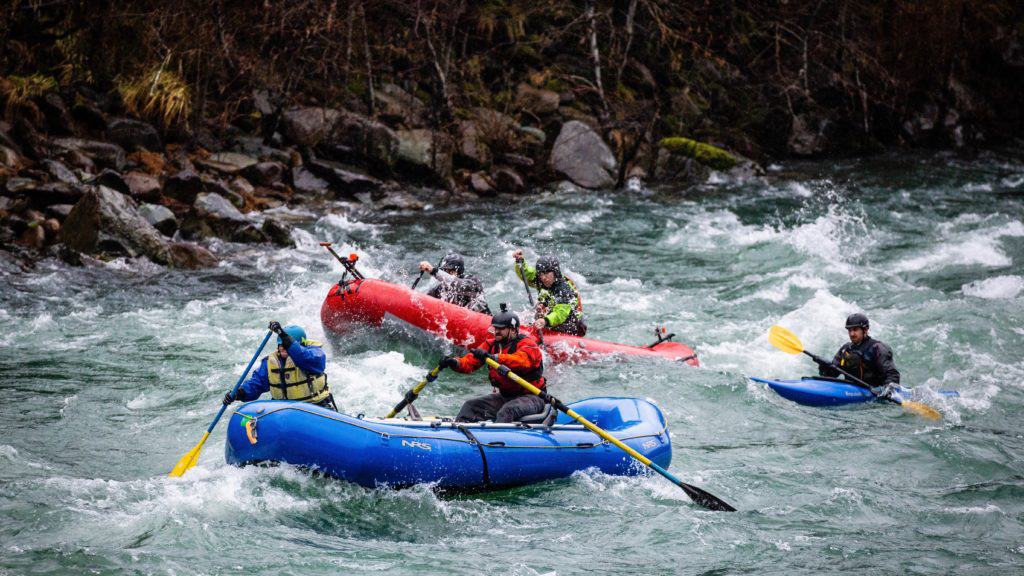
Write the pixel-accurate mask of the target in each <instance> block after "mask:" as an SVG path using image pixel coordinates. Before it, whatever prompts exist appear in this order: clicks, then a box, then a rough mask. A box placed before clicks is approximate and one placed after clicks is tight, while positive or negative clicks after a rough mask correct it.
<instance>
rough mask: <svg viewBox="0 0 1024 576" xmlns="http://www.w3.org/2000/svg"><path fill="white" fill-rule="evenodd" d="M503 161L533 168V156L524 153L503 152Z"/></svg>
mask: <svg viewBox="0 0 1024 576" xmlns="http://www.w3.org/2000/svg"><path fill="white" fill-rule="evenodd" d="M501 161H502V162H504V163H506V164H511V165H512V166H519V167H521V168H533V158H530V157H529V156H523V155H522V154H502V155H501Z"/></svg>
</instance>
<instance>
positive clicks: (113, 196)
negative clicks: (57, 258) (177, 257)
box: [59, 186, 170, 264]
mask: <svg viewBox="0 0 1024 576" xmlns="http://www.w3.org/2000/svg"><path fill="white" fill-rule="evenodd" d="M59 239H60V241H61V242H63V243H64V245H65V246H67V247H68V248H71V249H72V250H75V251H77V252H82V253H86V254H101V255H112V256H130V257H136V256H146V257H147V258H149V259H150V260H153V261H154V262H157V263H160V264H167V263H168V262H170V252H169V251H168V247H167V242H166V241H165V240H164V239H163V237H162V236H161V235H160V232H159V231H157V229H156V228H154V227H153V225H152V224H150V223H149V222H147V221H146V219H145V218H144V217H143V216H142V214H140V213H139V210H138V208H137V207H136V204H135V202H134V201H133V200H132V199H131V198H129V197H128V196H125V195H124V194H121V193H120V192H117V191H116V190H111V189H110V188H107V187H106V186H96V187H94V188H92V189H91V190H89V191H88V192H87V193H86V194H85V196H83V197H82V199H81V200H79V201H78V203H76V204H75V207H74V208H72V209H71V213H70V214H68V217H67V218H66V219H65V220H64V224H63V226H62V227H61V229H60V234H59Z"/></svg>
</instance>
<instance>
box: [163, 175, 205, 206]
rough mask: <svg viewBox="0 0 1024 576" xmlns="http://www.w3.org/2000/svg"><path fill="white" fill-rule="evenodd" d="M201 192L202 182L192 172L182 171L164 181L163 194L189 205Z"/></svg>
mask: <svg viewBox="0 0 1024 576" xmlns="http://www.w3.org/2000/svg"><path fill="white" fill-rule="evenodd" d="M202 191H203V180H202V178H200V177H199V174H197V173H195V172H194V171H192V170H182V171H181V172H178V173H177V174H174V175H173V176H170V177H169V178H167V180H166V181H164V194H165V195H166V196H168V197H170V198H174V199H175V200H178V201H179V202H184V203H186V204H191V203H193V202H195V200H196V196H197V195H198V194H199V193H200V192H202Z"/></svg>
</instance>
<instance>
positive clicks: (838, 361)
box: [818, 312, 900, 397]
mask: <svg viewBox="0 0 1024 576" xmlns="http://www.w3.org/2000/svg"><path fill="white" fill-rule="evenodd" d="M870 328H871V324H870V322H868V317H867V316H865V315H864V314H862V313H860V312H858V313H855V314H850V315H849V316H848V317H847V318H846V331H847V333H848V334H849V336H850V341H849V342H847V343H846V344H843V345H842V347H841V348H839V351H838V352H836V355H835V358H833V359H832V364H830V365H829V364H821V365H819V367H818V373H819V374H820V375H822V376H828V377H832V378H836V377H838V376H840V374H841V373H840V372H839V371H838V370H836V369H835V368H834V367H835V366H838V367H839V368H842V369H843V370H845V371H847V372H849V373H850V374H853V375H854V376H856V377H858V378H860V379H861V380H863V381H864V382H866V383H868V384H870V385H871V386H872V389H871V391H872V392H873V393H875V394H876V395H879V396H883V397H889V396H890V395H892V394H894V393H895V388H896V387H897V386H899V383H900V371H899V370H897V369H896V363H895V362H893V359H892V348H890V347H889V346H888V345H887V344H885V343H884V342H880V341H878V340H875V339H874V338H872V337H871V336H870V335H869V334H868V330H869V329H870Z"/></svg>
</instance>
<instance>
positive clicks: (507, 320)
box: [491, 302, 519, 331]
mask: <svg viewBox="0 0 1024 576" xmlns="http://www.w3.org/2000/svg"><path fill="white" fill-rule="evenodd" d="M491 326H494V327H495V328H515V329H516V331H518V330H519V316H516V315H515V313H514V312H509V311H508V306H507V305H506V304H505V303H504V302H502V303H501V312H498V313H497V314H495V315H494V316H491Z"/></svg>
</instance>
